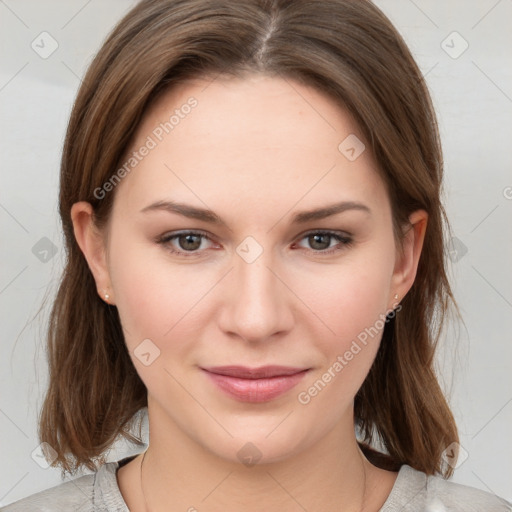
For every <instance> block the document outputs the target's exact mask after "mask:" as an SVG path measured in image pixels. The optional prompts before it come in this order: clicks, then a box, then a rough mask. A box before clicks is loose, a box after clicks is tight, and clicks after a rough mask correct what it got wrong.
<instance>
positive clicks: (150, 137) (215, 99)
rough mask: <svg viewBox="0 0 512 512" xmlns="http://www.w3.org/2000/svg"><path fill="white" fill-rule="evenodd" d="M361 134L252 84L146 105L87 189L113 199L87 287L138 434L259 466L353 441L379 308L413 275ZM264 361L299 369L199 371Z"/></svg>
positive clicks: (330, 111) (301, 91)
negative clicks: (284, 374) (265, 375)
mask: <svg viewBox="0 0 512 512" xmlns="http://www.w3.org/2000/svg"><path fill="white" fill-rule="evenodd" d="M361 140H362V135H361V133H360V131H359V130H358V128H357V125H356V124H355V123H354V122H353V120H352V119H351V118H350V117H349V115H348V114H347V112H345V111H344V110H342V109H340V108H339V106H337V105H336V104H335V103H334V102H333V101H332V100H330V99H329V98H327V97H325V96H323V95H322V94H321V93H319V92H318V91H316V90H315V89H312V88H309V87H306V86H304V85H301V84H299V83H296V82H292V81H288V80H283V79H278V78H270V77H265V76H261V75H258V76H250V77H248V78H246V79H243V80H242V79H234V78H227V77H218V78H216V79H215V80H213V81H206V80H197V81H193V82H188V83H182V84H180V85H179V86H178V87H176V88H174V89H173V90H172V91H170V92H167V93H166V95H165V96H163V97H161V98H160V100H159V101H158V103H156V104H155V105H154V106H153V108H152V109H151V110H150V111H148V113H147V114H146V116H145V117H144V119H143V122H142V123H141V125H140V126H139V129H138V132H137V137H136V140H135V141H134V143H133V146H132V148H131V153H130V155H131V158H132V159H133V160H131V161H130V160H129V158H130V155H128V156H127V159H126V163H127V165H126V166H125V172H124V173H123V172H121V173H120V177H122V176H123V174H124V175H125V176H124V177H122V179H121V181H120V183H119V184H117V185H116V186H114V187H113V188H115V191H112V190H110V187H109V186H108V185H107V186H106V187H105V188H104V189H102V190H104V191H105V190H107V192H106V193H114V192H115V201H114V207H113V212H112V217H111V219H110V224H109V225H108V232H109V238H108V258H107V261H106V269H107V272H108V278H109V281H108V282H107V283H102V284H104V285H105V286H103V287H107V286H108V288H109V293H110V296H111V299H109V301H110V302H111V303H113V304H115V306H116V307H117V309H118V311H119V315H120V318H121V322H122V326H123V330H124V333H125V338H126V344H127V347H128V350H129V352H130V356H131V357H132V360H133V363H134V365H135V368H136V370H137V372H138V373H139V375H140V377H141V379H142V380H143V381H144V383H145V385H146V387H147V389H148V400H149V408H150V422H151V421H153V424H152V425H151V427H150V428H152V429H154V431H155V433H156V432H157V430H158V429H160V432H161V433H163V432H166V431H167V432H171V431H173V430H174V431H177V430H179V431H180V432H182V433H184V434H185V435H186V436H188V437H189V438H191V439H192V440H194V441H195V442H197V443H199V444H200V445H201V446H202V447H204V448H206V449H208V450H209V451H211V452H213V453H215V454H217V455H219V456H221V457H223V458H225V459H229V460H233V461H236V460H240V457H241V455H240V453H245V452H240V453H239V450H240V449H241V448H242V447H244V446H246V447H245V448H244V450H246V451H247V450H249V451H251V450H254V453H253V454H252V455H255V456H261V457H262V459H261V462H269V461H277V460H279V459H282V458H284V457H288V456H290V455H291V454H293V453H298V452H299V451H300V450H303V449H305V448H306V447H308V446H312V445H313V444H314V443H316V442H318V441H319V440H321V439H322V438H324V437H325V436H326V435H327V434H328V433H329V432H332V431H333V429H336V431H337V432H338V433H339V432H340V431H344V432H349V431H350V430H351V429H352V432H353V417H352V410H353V399H354V396H355V394H356V392H357V390H358V389H359V387H360V386H361V384H362V383H363V381H364V379H365V377H366V375H367V373H368V371H369V369H370V366H371V364H372V362H373V359H374V356H375V354H376V352H377V349H378V346H379V342H380V339H381V335H382V331H383V329H384V326H385V315H386V313H388V312H389V311H390V309H391V308H393V305H396V303H397V301H396V300H395V299H394V295H395V293H398V295H399V296H400V298H402V297H403V295H404V294H405V293H406V292H407V289H408V288H409V287H410V284H411V283H412V280H411V279H413V278H414V275H412V277H411V272H408V271H404V268H405V267H404V266H403V265H404V264H403V263H401V260H399V259H398V254H399V253H397V251H396V248H395V244H394V239H393V231H392V218H391V208H390V203H389V200H388V197H387V194H386V190H385V186H384V184H383V182H382V181H381V179H380V178H379V176H378V174H377V172H376V170H375V165H374V162H373V161H372V159H371V157H370V151H368V150H364V146H363V145H362V142H361ZM340 144H341V145H340ZM144 148H146V149H144ZM133 151H136V152H137V154H136V155H133ZM102 193H103V192H102ZM170 203H173V204H175V205H177V204H179V205H180V206H179V208H178V207H177V208H176V210H175V211H173V210H172V209H171V207H170V206H169V205H170ZM340 203H344V204H345V208H343V207H341V208H338V207H337V208H335V209H333V211H335V213H334V214H333V215H329V216H326V215H320V214H319V215H313V214H311V215H305V213H306V212H311V211H313V210H317V209H324V208H326V207H329V206H334V205H339V204H340ZM159 204H160V206H158V205H159ZM166 204H167V207H165V205H166ZM155 205H157V206H155ZM162 205H164V206H162ZM178 210H181V211H182V214H180V213H178ZM187 212H188V213H187ZM326 232H327V233H326ZM180 233H181V236H178V235H179V234H180ZM187 233H189V234H188V236H186V234H187ZM315 234H316V236H315ZM173 235H176V236H175V237H174V238H172V236H173ZM336 237H339V238H336ZM166 238H167V241H165V240H166ZM412 273H414V272H412ZM397 314H400V313H397ZM267 365H280V366H286V367H294V368H296V369H300V370H307V371H306V372H304V373H302V374H301V375H299V376H298V377H297V376H296V377H294V378H293V379H292V378H290V377H288V378H281V379H279V378H274V379H265V380H260V381H259V383H258V382H257V380H252V382H248V381H247V379H245V380H242V381H240V380H236V379H234V378H230V377H225V378H222V377H218V378H214V377H212V375H211V374H210V373H208V372H207V371H205V370H204V368H211V367H219V366H245V367H249V368H258V367H262V366H267ZM278 381H279V382H278ZM219 383H220V385H219ZM222 383H224V385H225V386H226V387H227V389H228V390H227V391H226V390H225V389H223V387H222ZM276 383H277V384H276ZM290 386H291V387H290ZM288 388H289V389H288ZM155 435H156V434H155ZM248 442H250V443H252V445H254V446H252V445H246V443H248ZM254 447H256V448H254ZM258 453H259V454H260V455H257V454H258Z"/></svg>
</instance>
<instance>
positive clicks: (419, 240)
mask: <svg viewBox="0 0 512 512" xmlns="http://www.w3.org/2000/svg"><path fill="white" fill-rule="evenodd" d="M409 222H410V224H409V226H408V227H407V231H406V233H405V236H404V240H403V251H400V250H397V256H396V263H395V269H394V272H393V280H392V287H391V293H398V295H399V296H400V297H402V298H403V297H404V296H405V295H406V294H407V292H408V291H409V290H410V289H411V287H412V285H413V283H414V279H415V278H416V273H417V270H418V263H419V261H420V256H421V251H422V249H423V242H424V240H425V233H426V229H427V223H428V214H427V212H426V211H425V210H417V211H415V212H414V213H412V214H411V215H410V216H409Z"/></svg>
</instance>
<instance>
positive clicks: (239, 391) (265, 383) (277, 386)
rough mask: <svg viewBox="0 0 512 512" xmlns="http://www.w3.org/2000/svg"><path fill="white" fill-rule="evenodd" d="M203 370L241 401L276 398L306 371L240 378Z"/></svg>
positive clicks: (218, 384) (221, 387)
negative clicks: (258, 377) (274, 375)
mask: <svg viewBox="0 0 512 512" xmlns="http://www.w3.org/2000/svg"><path fill="white" fill-rule="evenodd" d="M204 371H205V373H206V374H207V375H208V376H209V377H210V379H212V380H213V382H214V383H215V384H216V385H217V386H218V387H219V388H220V389H221V390H222V391H224V392H225V393H227V394H228V395H230V396H231V397H233V398H236V399H237V400H240V401H242V402H268V401H269V400H272V399H274V398H277V397H278V396H281V395H283V394H284V393H286V392H287V391H289V390H290V389H292V388H293V387H295V386H296V385H297V384H298V383H299V382H300V381H301V380H302V379H303V377H304V375H305V374H306V373H307V372H308V370H304V371H302V372H299V373H294V374H293V375H280V376H277V377H270V378H267V379H241V378H238V377H228V376H226V375H218V374H216V373H211V372H208V371H206V370H204Z"/></svg>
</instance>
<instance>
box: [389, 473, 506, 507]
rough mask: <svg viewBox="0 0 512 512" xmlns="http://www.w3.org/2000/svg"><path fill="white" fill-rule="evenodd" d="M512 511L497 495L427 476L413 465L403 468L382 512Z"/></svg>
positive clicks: (437, 477) (438, 477)
mask: <svg viewBox="0 0 512 512" xmlns="http://www.w3.org/2000/svg"><path fill="white" fill-rule="evenodd" d="M398 510H400V511H401V512H409V511H410V512H412V511H414V512H418V511H422V512H482V511H485V512H512V504H511V503H509V502H508V501H506V500H504V499H502V498H499V497H498V496H495V495H494V494H491V493H488V492H485V491H482V490H480V489H475V488H474V487H469V486H467V485H461V484H457V483H455V482H451V481H449V480H445V479H444V478H442V477H440V476H427V475H426V474H425V473H422V472H421V471H417V470H415V469H413V468H411V467H410V466H407V465H404V466H402V467H401V468H400V471H399V473H398V477H397V480H396V482H395V485H394V487H393V489H392V491H391V494H390V495H389V497H388V499H387V500H386V502H385V503H384V506H383V507H382V509H381V512H394V511H398Z"/></svg>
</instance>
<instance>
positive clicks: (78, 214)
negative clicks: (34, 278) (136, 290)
mask: <svg viewBox="0 0 512 512" xmlns="http://www.w3.org/2000/svg"><path fill="white" fill-rule="evenodd" d="M92 214H93V208H92V206H91V204H90V203H88V202H85V201H80V202H78V203H75V204H74V205H73V206H72V207H71V220H72V222H73V230H74V233H75V239H76V241H77V243H78V246H79V247H80V249H81V251H82V253H83V255H84V257H85V259H86V260H87V264H88V266H89V269H90V270H91V273H92V275H93V277H94V280H95V281H96V287H97V289H98V294H99V295H100V297H101V298H102V299H103V300H105V301H106V302H108V303H109V304H112V303H113V297H112V295H113V292H112V290H111V289H110V276H109V272H108V265H107V259H106V247H105V240H104V236H103V235H102V233H101V232H100V231H99V230H98V229H97V227H96V226H95V225H94V220H93V215H92ZM106 296H107V297H106Z"/></svg>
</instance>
